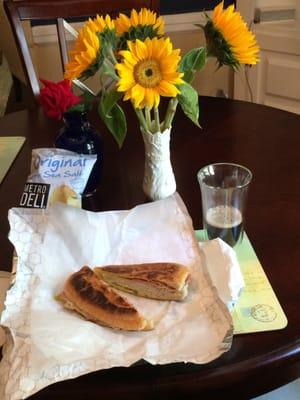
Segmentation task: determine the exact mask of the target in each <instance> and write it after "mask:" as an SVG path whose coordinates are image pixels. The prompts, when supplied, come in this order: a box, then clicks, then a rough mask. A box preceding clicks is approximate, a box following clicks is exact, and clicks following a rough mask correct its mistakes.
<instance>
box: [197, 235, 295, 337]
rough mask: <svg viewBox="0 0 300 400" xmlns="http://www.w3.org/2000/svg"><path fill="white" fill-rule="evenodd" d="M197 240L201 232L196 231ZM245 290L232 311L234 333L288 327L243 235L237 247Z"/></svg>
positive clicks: (248, 242)
mask: <svg viewBox="0 0 300 400" xmlns="http://www.w3.org/2000/svg"><path fill="white" fill-rule="evenodd" d="M196 237H197V239H198V240H199V241H202V240H204V235H203V231H196ZM235 250H236V254H237V258H238V261H239V263H240V267H241V271H242V274H243V277H244V280H245V288H244V290H243V292H242V294H241V297H240V298H239V300H238V302H237V304H236V305H235V307H234V310H233V312H232V319H233V325H234V333H235V334H238V333H250V332H262V331H272V330H276V329H282V328H285V327H286V326H287V318H286V315H285V314H284V312H283V310H282V307H281V305H280V303H279V301H278V299H277V297H276V295H275V293H274V291H273V289H272V286H271V284H270V282H269V280H268V278H267V276H266V274H265V272H264V270H263V268H262V265H261V263H260V262H259V260H258V258H257V255H256V254H255V251H254V249H253V247H252V244H251V242H250V240H249V238H248V236H247V235H246V234H245V235H244V238H243V241H242V243H241V244H239V245H238V246H237V247H236V248H235Z"/></svg>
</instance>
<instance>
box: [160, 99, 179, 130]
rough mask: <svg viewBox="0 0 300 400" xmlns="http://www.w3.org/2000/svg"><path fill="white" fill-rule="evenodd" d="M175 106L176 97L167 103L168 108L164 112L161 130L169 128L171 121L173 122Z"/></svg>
mask: <svg viewBox="0 0 300 400" xmlns="http://www.w3.org/2000/svg"><path fill="white" fill-rule="evenodd" d="M177 104H178V100H177V98H176V97H174V98H173V99H171V100H170V101H169V104H168V108H167V111H166V117H165V122H164V127H163V130H165V129H169V128H171V125H172V121H173V118H174V115H175V112H176V109H177Z"/></svg>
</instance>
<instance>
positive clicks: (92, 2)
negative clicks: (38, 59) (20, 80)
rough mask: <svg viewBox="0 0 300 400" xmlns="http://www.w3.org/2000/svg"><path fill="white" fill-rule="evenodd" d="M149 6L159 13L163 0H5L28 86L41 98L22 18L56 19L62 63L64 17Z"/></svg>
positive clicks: (65, 58)
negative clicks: (161, 0) (160, 1)
mask: <svg viewBox="0 0 300 400" xmlns="http://www.w3.org/2000/svg"><path fill="white" fill-rule="evenodd" d="M142 7H146V8H149V9H151V10H153V11H155V12H156V13H157V14H158V13H159V0H52V1H49V0H4V8H5V11H6V14H7V17H8V19H9V22H10V25H11V28H12V31H13V34H14V37H15V40H16V45H17V48H18V51H19V54H20V58H21V62H22V65H23V68H24V72H25V76H26V79H27V81H28V86H29V88H30V90H31V92H32V95H33V98H34V99H35V101H37V99H38V96H39V93H40V85H39V80H38V77H37V75H36V72H35V69H34V66H33V62H32V59H31V55H30V51H29V47H28V43H27V41H26V37H25V33H24V29H23V25H22V21H28V20H29V21H37V20H39V21H41V20H45V21H47V20H55V23H56V29H57V36H58V42H59V48H60V55H61V61H62V66H63V69H64V65H65V63H66V62H67V60H68V52H67V45H66V36H65V29H64V19H66V18H73V17H74V18H78V17H86V18H87V17H89V16H95V15H96V14H111V15H112V16H114V15H116V14H117V13H118V12H123V13H128V12H129V11H130V10H131V9H132V8H135V9H136V10H139V9H140V8H142Z"/></svg>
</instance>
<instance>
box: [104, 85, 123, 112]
mask: <svg viewBox="0 0 300 400" xmlns="http://www.w3.org/2000/svg"><path fill="white" fill-rule="evenodd" d="M122 96H123V93H121V92H117V90H116V89H115V88H114V89H112V90H110V91H109V92H105V93H104V95H103V97H102V99H101V108H102V110H103V112H104V113H105V114H109V112H110V110H111V109H112V107H113V105H114V104H115V103H117V101H118V100H120V99H121V98H122Z"/></svg>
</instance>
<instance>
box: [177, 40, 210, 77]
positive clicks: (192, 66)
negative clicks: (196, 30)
mask: <svg viewBox="0 0 300 400" xmlns="http://www.w3.org/2000/svg"><path fill="white" fill-rule="evenodd" d="M205 62H206V50H205V48H204V47H198V48H195V49H192V50H190V51H189V52H188V53H186V54H185V55H184V56H183V57H182V59H181V62H180V71H181V72H184V78H183V79H184V80H185V81H186V82H188V83H190V82H192V80H193V78H194V75H195V72H196V71H200V70H201V69H202V68H203V67H204V65H205Z"/></svg>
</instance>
